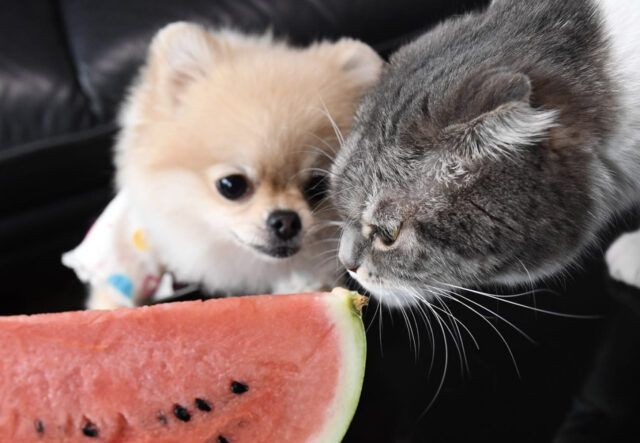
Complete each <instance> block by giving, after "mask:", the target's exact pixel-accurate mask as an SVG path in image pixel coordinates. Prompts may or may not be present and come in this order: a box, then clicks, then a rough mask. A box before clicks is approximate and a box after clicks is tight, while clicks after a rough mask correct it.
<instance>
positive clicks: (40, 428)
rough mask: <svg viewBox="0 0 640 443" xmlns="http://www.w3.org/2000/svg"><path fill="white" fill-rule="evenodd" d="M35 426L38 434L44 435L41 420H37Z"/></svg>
mask: <svg viewBox="0 0 640 443" xmlns="http://www.w3.org/2000/svg"><path fill="white" fill-rule="evenodd" d="M34 426H35V427H36V432H37V433H38V434H44V425H43V424H42V421H41V420H36V421H35V423H34Z"/></svg>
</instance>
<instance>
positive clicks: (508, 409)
mask: <svg viewBox="0 0 640 443" xmlns="http://www.w3.org/2000/svg"><path fill="white" fill-rule="evenodd" d="M487 1H488V0H456V1H453V0H421V1H420V0H185V1H180V2H178V1H170V0H109V1H108V2H107V1H105V2H97V1H93V2H89V1H86V0H21V1H11V2H10V1H5V2H2V3H0V314H5V315H6V314H18V313H35V312H52V311H61V310H68V309H78V308H81V307H82V300H83V297H84V292H83V288H82V286H81V285H80V283H79V282H78V281H77V279H76V278H75V276H74V274H73V273H72V272H71V271H69V270H67V269H65V268H63V267H62V266H61V265H60V254H61V252H62V251H65V250H68V249H70V248H71V247H73V246H75V245H76V244H77V243H78V242H79V241H80V240H81V238H82V236H83V235H84V233H85V231H86V229H87V228H88V227H89V226H90V224H91V222H92V221H93V219H94V218H95V217H96V216H97V215H98V214H99V213H100V211H101V210H102V209H103V207H104V205H105V204H106V203H107V202H108V200H109V199H110V197H111V195H112V186H111V180H112V173H113V169H112V165H111V159H110V157H111V154H110V151H111V145H112V142H113V137H114V134H115V132H116V126H115V124H114V116H115V114H116V111H117V106H118V103H119V102H120V100H121V98H122V96H123V93H124V91H125V89H126V87H127V85H128V84H129V82H130V81H131V80H132V78H133V77H134V76H135V73H136V70H137V68H138V67H139V65H140V63H141V62H142V60H143V57H144V54H145V49H146V46H147V44H148V42H149V40H150V38H151V36H152V35H153V34H154V32H155V31H156V30H157V29H159V28H160V27H162V26H163V25H165V24H166V23H169V22H171V21H176V20H189V21H195V22H199V23H203V24H207V25H211V26H233V27H235V28H239V29H242V30H246V31H262V30H264V29H266V28H272V29H273V31H274V32H275V34H276V35H280V36H286V37H287V38H289V40H290V41H292V42H294V43H297V44H305V43H308V42H310V41H313V40H314V39H318V38H336V37H340V36H343V35H348V36H353V37H356V38H360V39H362V40H364V41H366V42H367V43H369V44H371V45H372V46H373V47H374V48H375V49H376V50H378V51H379V52H380V53H381V54H383V55H388V54H389V53H390V52H391V51H393V50H394V49H395V48H397V47H398V46H399V45H400V44H402V43H403V42H405V41H407V40H409V39H411V38H412V37H413V36H415V35H417V34H419V33H420V32H422V31H423V30H425V29H427V28H429V27H430V26H432V25H433V24H434V23H436V22H437V21H439V20H441V19H443V18H444V17H446V16H448V15H450V14H454V13H457V12H462V11H467V10H469V9H471V8H477V7H482V6H483V5H484V4H486V3H487ZM583 269H584V271H578V272H576V273H575V274H574V275H573V277H572V278H570V279H569V281H568V283H566V284H564V285H560V287H559V289H560V290H561V292H563V293H564V296H563V297H562V298H560V299H558V298H553V297H551V296H548V295H547V296H544V295H539V296H538V303H540V305H541V306H543V307H545V308H547V309H556V310H559V311H564V312H582V313H587V314H591V313H604V314H607V313H608V312H609V311H610V310H611V309H615V303H612V302H611V301H610V300H611V299H610V298H609V297H607V296H605V294H606V293H607V292H608V289H607V287H606V285H605V283H606V278H605V277H604V275H605V274H604V270H603V267H602V261H601V260H600V259H599V258H597V257H596V258H594V259H593V260H585V263H584V264H583ZM556 286H558V285H556ZM531 301H533V300H530V302H531ZM525 302H527V300H525ZM612 305H614V308H612V307H611V306H612ZM490 306H491V308H493V309H495V308H496V306H494V305H490ZM452 308H453V309H454V313H455V314H456V315H459V316H460V317H461V318H462V319H463V320H464V321H465V323H467V324H469V326H470V328H471V329H472V330H473V332H474V334H475V335H476V339H478V341H479V342H480V345H481V347H482V351H481V352H480V351H475V350H473V349H472V343H471V342H470V341H469V339H468V338H467V339H465V340H464V342H465V345H466V348H465V352H466V354H467V355H468V361H469V369H470V371H469V372H468V373H465V374H464V375H461V372H460V367H461V366H460V363H459V362H458V361H457V360H456V358H457V357H456V356H455V351H453V350H452V349H453V348H452V346H453V341H452V339H451V338H450V337H449V339H448V340H449V347H450V349H449V350H450V353H451V352H452V353H453V354H450V359H449V360H450V361H449V367H448V369H447V368H445V367H444V361H443V359H442V351H443V347H442V344H441V340H442V337H436V343H439V344H438V345H437V348H436V350H435V355H436V359H435V362H434V368H433V370H432V372H431V374H430V375H429V374H428V370H429V366H430V364H431V361H430V359H431V352H430V350H429V345H428V340H427V339H426V336H425V337H423V340H422V342H423V345H422V346H423V349H422V352H420V353H418V356H417V357H414V351H413V350H412V349H411V348H410V347H409V340H408V338H407V335H406V334H407V332H406V330H405V329H404V327H403V326H402V324H401V319H400V317H398V316H395V317H394V318H393V319H390V318H389V317H386V318H385V320H384V322H383V323H384V327H383V331H380V330H379V329H380V326H379V324H378V320H377V319H375V321H374V318H373V315H372V314H373V309H370V310H369V311H368V313H367V318H366V321H367V322H371V324H372V326H371V328H370V329H369V332H368V335H369V339H370V340H369V343H370V346H369V354H370V356H369V360H368V369H367V376H366V381H365V388H364V392H363V397H362V402H361V404H360V407H359V409H358V413H357V415H356V418H355V420H354V423H353V426H352V428H351V430H350V432H349V434H348V436H347V439H346V441H350V442H400V441H403V442H423V441H424V442H426V441H429V442H432V443H435V442H458V441H459V442H476V441H491V442H502V441H504V442H543V441H550V440H551V438H552V435H554V433H555V432H556V429H558V428H559V426H560V425H561V423H562V421H563V418H564V417H565V416H566V414H567V413H568V411H570V409H571V404H572V400H571V399H572V395H573V394H574V393H575V392H577V391H578V389H579V387H580V385H581V384H582V383H583V380H584V379H586V377H587V375H588V373H589V370H590V369H589V362H590V361H591V360H592V359H594V356H593V354H594V352H593V350H594V348H595V343H597V340H598V338H597V337H598V336H599V334H600V330H601V329H602V327H603V325H604V322H603V321H578V320H568V319H561V318H555V317H551V318H550V317H548V316H543V315H538V316H535V315H533V314H531V313H529V311H524V312H523V311H522V310H518V309H517V308H513V307H511V308H509V307H508V306H507V307H500V308H499V309H500V310H499V312H500V314H501V315H504V316H505V317H508V318H509V319H510V320H511V321H513V322H514V323H516V324H518V325H519V326H520V327H522V328H523V329H525V330H526V331H527V332H529V333H530V334H531V335H533V336H534V337H535V338H536V340H538V342H539V345H538V346H533V345H531V344H528V343H527V342H526V341H524V340H522V339H521V338H519V337H518V335H517V334H516V333H514V332H513V330H510V329H509V327H505V325H504V323H503V324H499V322H496V326H497V327H499V328H500V330H501V331H502V332H503V334H504V335H505V337H506V339H507V340H508V341H509V343H510V344H511V346H512V349H513V352H514V354H515V356H516V359H517V362H518V364H519V367H520V374H521V375H520V377H518V376H517V375H516V372H515V370H514V368H513V364H512V362H511V361H510V358H509V357H508V354H507V352H506V351H505V348H504V347H503V345H502V342H501V341H500V340H499V339H498V337H497V336H496V335H495V333H494V332H493V331H492V330H491V329H490V328H488V327H487V326H486V324H485V323H483V322H481V321H479V320H478V319H477V318H476V319H474V318H473V316H470V315H469V313H468V312H466V313H465V312H463V311H460V310H457V309H456V308H455V307H452ZM635 318H636V317H634V316H632V317H631V320H628V321H626V322H625V323H624V324H628V323H633V319H635ZM390 320H392V321H390ZM491 321H494V320H491ZM392 322H393V323H392ZM631 330H632V331H633V328H631ZM423 332H424V331H423ZM379 334H380V336H381V337H382V338H381V340H380V344H378V335H379ZM611 335H612V336H614V337H615V338H614V339H604V345H603V349H605V350H608V349H609V348H608V347H607V346H606V345H607V343H609V342H611V341H615V342H620V340H619V336H620V335H621V333H620V331H613V332H612V333H611ZM622 335H625V336H628V335H629V334H622ZM632 335H633V334H632ZM438 340H440V341H438ZM631 343H633V342H631ZM630 346H631V345H630ZM624 349H627V351H625V352H628V348H624ZM631 349H635V348H634V347H633V346H631ZM614 354H615V355H618V356H619V355H621V352H615V353H614ZM618 360H619V361H620V362H621V363H620V364H621V366H623V367H627V365H626V364H625V362H626V359H625V358H619V359H618ZM600 361H601V360H600ZM599 365H600V366H596V368H595V369H594V370H593V371H594V373H595V376H594V375H592V377H591V379H590V380H594V377H595V380H599V378H598V377H600V378H602V377H604V378H606V379H607V380H608V379H609V378H610V377H609V375H607V374H609V373H610V372H607V371H608V369H607V371H604V372H603V370H601V369H599V368H600V367H601V366H602V364H600V363H599ZM605 366H606V365H605ZM443 371H444V372H447V377H446V379H445V384H444V386H443V390H442V392H441V393H440V396H439V398H438V401H437V402H436V403H435V404H434V406H433V408H432V409H431V410H430V411H429V412H428V413H427V414H426V415H425V416H424V417H423V418H422V419H420V420H418V419H417V416H418V415H419V414H420V412H421V411H422V410H424V407H425V406H426V404H427V403H428V400H430V398H431V397H432V395H433V393H434V390H435V387H437V385H438V383H439V380H440V378H439V377H440V375H441V374H442V373H443ZM602 373H604V374H605V375H601V374H602ZM633 382H635V383H636V384H637V382H636V381H635V380H633ZM589 383H591V385H593V383H592V382H589ZM589 383H587V391H588V390H589V389H590V388H588V386H591V385H589ZM595 385H596V386H597V387H598V388H599V389H600V388H602V387H603V386H604V385H603V383H600V382H597V381H596V382H595ZM619 386H620V383H619V384H618V385H617V388H616V389H618V390H619ZM623 386H624V384H623ZM602 389H604V390H605V391H606V395H604V396H603V395H601V394H599V395H600V397H599V398H604V397H606V398H611V397H612V398H613V403H615V402H616V399H617V398H618V394H617V393H613V394H612V392H614V391H615V392H618V391H617V390H613V391H612V390H611V389H608V388H607V389H605V388H602ZM591 391H593V389H591ZM607 396H608V397H607ZM579 398H581V399H582V400H579V401H578V402H577V403H576V404H577V405H578V406H577V407H574V409H573V415H572V416H571V419H570V420H568V421H567V422H566V423H565V425H564V428H563V429H564V430H563V431H562V436H561V437H558V438H559V440H558V441H563V442H569V441H608V440H606V439H605V440H586V439H580V438H581V437H580V435H582V434H584V433H585V432H586V433H587V434H589V435H591V436H594V435H598V432H601V433H603V434H602V435H607V436H610V435H611V432H612V431H611V429H612V428H613V427H615V426H617V422H614V421H612V420H611V419H610V416H608V415H607V414H608V412H607V411H608V410H610V409H607V407H609V406H602V407H601V406H599V405H596V406H593V405H592V403H593V402H590V401H591V400H586V401H583V400H584V399H585V398H589V396H588V395H586V396H585V395H582V396H581V397H579ZM595 403H597V401H596V402H595ZM605 403H606V402H605ZM585 405H586V406H585ZM625 413H626V414H627V415H628V411H626V412H625ZM594 414H595V416H596V418H597V420H594V419H593V416H594ZM585 417H586V418H585ZM603 417H604V418H603ZM589 426H591V428H590V427H589ZM593 426H596V427H597V429H598V430H599V431H598V432H596V431H593V432H591V431H590V429H593ZM585 429H586V430H587V431H585ZM606 438H608V437H606ZM612 441H613V440H612ZM629 441H631V440H629Z"/></svg>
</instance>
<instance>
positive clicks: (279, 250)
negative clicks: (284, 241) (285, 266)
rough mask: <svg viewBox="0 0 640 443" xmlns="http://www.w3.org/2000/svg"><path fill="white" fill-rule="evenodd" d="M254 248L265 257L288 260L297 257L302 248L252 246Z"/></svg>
mask: <svg viewBox="0 0 640 443" xmlns="http://www.w3.org/2000/svg"><path fill="white" fill-rule="evenodd" d="M251 246H253V248H254V249H255V250H257V251H259V252H261V253H263V254H265V255H268V256H270V257H274V258H287V257H291V256H292V255H295V254H296V253H297V252H298V251H299V250H300V246H299V245H296V246H265V245H251Z"/></svg>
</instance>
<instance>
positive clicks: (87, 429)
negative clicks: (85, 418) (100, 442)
mask: <svg viewBox="0 0 640 443" xmlns="http://www.w3.org/2000/svg"><path fill="white" fill-rule="evenodd" d="M82 433H83V434H84V435H86V436H87V437H97V436H98V428H96V425H94V424H93V423H91V422H89V423H87V424H86V425H84V427H83V428H82Z"/></svg>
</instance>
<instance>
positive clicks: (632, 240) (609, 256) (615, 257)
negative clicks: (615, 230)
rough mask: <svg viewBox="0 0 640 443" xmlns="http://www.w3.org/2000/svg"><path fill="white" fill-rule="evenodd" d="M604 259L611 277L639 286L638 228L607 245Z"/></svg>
mask: <svg viewBox="0 0 640 443" xmlns="http://www.w3.org/2000/svg"><path fill="white" fill-rule="evenodd" d="M605 259H606V261H607V266H608V267H609V274H610V275H611V277H613V278H614V279H616V280H619V281H621V282H623V283H626V284H628V285H631V286H635V287H637V288H640V230H638V231H635V232H629V233H626V234H623V235H621V236H620V237H619V238H618V239H617V240H616V241H615V242H613V244H612V245H611V246H610V247H609V249H608V250H607V253H606V255H605Z"/></svg>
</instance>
